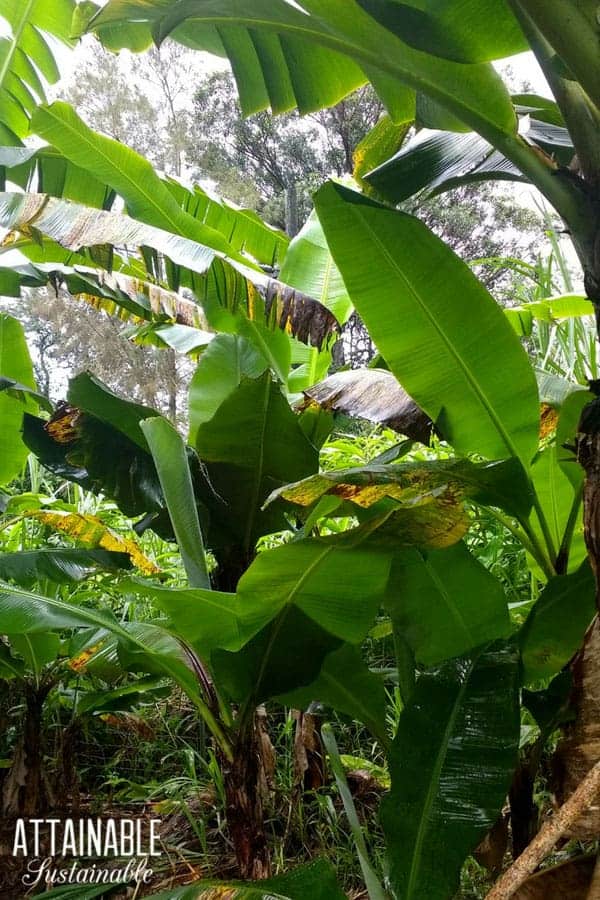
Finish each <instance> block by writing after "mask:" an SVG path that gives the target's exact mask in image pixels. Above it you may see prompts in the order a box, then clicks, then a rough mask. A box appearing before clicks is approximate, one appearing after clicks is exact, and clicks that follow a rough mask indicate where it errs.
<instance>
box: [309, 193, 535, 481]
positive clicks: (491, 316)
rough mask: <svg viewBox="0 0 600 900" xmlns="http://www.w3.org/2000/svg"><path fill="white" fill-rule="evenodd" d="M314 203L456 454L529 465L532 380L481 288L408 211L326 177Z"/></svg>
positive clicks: (397, 364) (398, 366)
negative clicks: (511, 458) (514, 459)
mask: <svg viewBox="0 0 600 900" xmlns="http://www.w3.org/2000/svg"><path fill="white" fill-rule="evenodd" d="M316 207H317V212H318V215H319V218H320V220H321V223H322V224H323V227H324V230H325V235H326V238H327V242H328V244H329V247H330V249H331V252H332V254H333V257H334V260H335V261H336V263H337V265H338V267H339V269H340V271H341V273H342V276H343V278H344V281H345V284H346V287H347V288H348V292H349V294H350V297H351V298H352V299H353V301H354V304H355V306H356V308H357V309H358V311H359V313H360V314H361V316H362V318H363V320H364V321H365V324H366V325H367V327H368V329H369V332H370V334H371V337H372V338H373V340H374V341H375V344H376V345H377V347H378V348H379V350H380V352H381V353H382V355H383V357H384V358H385V360H386V362H387V363H388V365H389V367H390V369H391V371H392V372H393V373H394V375H396V377H397V378H398V380H399V381H400V383H401V384H402V386H403V387H404V388H405V390H407V391H408V393H409V394H410V396H411V397H412V398H413V399H414V400H415V402H416V403H418V404H419V406H421V408H422V409H423V410H424V411H425V412H426V413H428V415H429V416H430V417H431V419H432V420H433V421H434V423H435V424H436V426H437V427H438V428H439V430H440V431H441V433H442V434H443V435H444V437H445V438H446V439H447V440H448V441H449V442H450V443H451V444H453V445H454V446H455V447H456V449H457V450H458V451H459V452H463V453H464V452H469V451H473V450H475V451H477V452H478V453H480V454H482V455H484V456H487V457H489V458H503V457H506V456H516V457H518V458H520V459H521V461H522V462H523V463H524V465H525V466H526V467H527V466H528V465H529V463H530V461H531V458H532V457H533V455H534V453H535V451H536V449H537V445H538V422H539V410H538V396H537V385H536V383H535V378H534V374H533V369H532V367H531V365H530V363H529V360H528V358H527V355H526V354H525V351H524V350H523V348H522V347H521V345H520V343H519V340H518V338H517V336H516V335H515V334H514V332H513V330H512V329H511V327H510V325H509V323H508V322H507V321H506V319H505V317H504V315H503V313H502V311H501V309H500V308H499V307H498V305H497V304H496V302H495V301H494V299H493V298H492V297H491V295H490V294H489V293H488V292H487V291H486V289H485V288H484V287H483V285H482V284H481V283H480V282H479V281H478V280H477V279H476V278H475V276H474V275H473V273H472V272H471V271H470V270H469V268H468V267H467V266H466V265H465V264H464V263H463V262H462V261H461V260H459V259H458V257H456V256H455V255H454V253H453V252H452V251H451V250H450V249H449V248H448V247H447V246H446V245H445V244H444V243H443V242H442V241H441V240H440V239H439V238H437V237H435V236H434V235H433V234H432V233H431V232H430V231H429V230H428V229H427V228H426V226H425V225H423V224H422V223H421V222H420V221H418V220H417V219H414V218H412V217H411V216H407V215H405V214H403V213H399V212H395V211H392V210H389V209H386V208H384V207H382V206H380V205H378V204H375V203H373V202H372V201H370V200H367V199H366V198H364V197H362V196H361V195H359V194H357V193H356V192H354V191H349V190H347V189H345V188H342V187H340V186H339V185H335V184H332V183H330V184H328V185H326V186H325V187H324V188H321V190H320V191H319V192H318V194H317V196H316ZM366 255H368V258H369V260H370V265H369V269H368V272H367V270H366V269H365V267H364V265H363V260H364V258H365V256H366ZM465 304H467V305H468V308H469V323H468V327H465V322H464V310H465ZM498 359H502V360H503V365H502V366H501V367H500V366H498Z"/></svg>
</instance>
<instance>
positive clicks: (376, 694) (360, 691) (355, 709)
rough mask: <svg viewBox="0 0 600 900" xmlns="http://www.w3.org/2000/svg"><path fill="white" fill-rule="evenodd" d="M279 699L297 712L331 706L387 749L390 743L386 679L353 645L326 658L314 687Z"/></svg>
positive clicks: (343, 646) (344, 647) (301, 689)
mask: <svg viewBox="0 0 600 900" xmlns="http://www.w3.org/2000/svg"><path fill="white" fill-rule="evenodd" d="M277 699H278V700H279V701H280V703H283V704H284V705H286V706H290V707H292V708H293V709H307V708H308V706H309V705H310V704H311V703H312V702H313V701H317V702H319V703H323V704H324V705H325V706H331V707H332V708H333V709H335V710H337V711H338V712H340V713H344V714H345V715H347V716H352V718H353V719H357V720H358V721H359V722H362V723H363V724H364V725H366V727H367V728H368V729H369V730H370V732H371V733H372V734H373V735H374V737H376V738H377V739H378V740H379V741H380V742H381V743H382V744H383V746H385V744H386V743H387V734H386V724H385V713H386V695H385V689H384V685H383V679H382V678H381V676H378V675H376V674H374V673H373V672H370V671H369V669H368V668H367V666H366V665H365V663H364V662H363V660H362V657H361V654H360V651H359V650H358V648H357V647H355V646H352V645H351V644H343V645H342V646H341V647H340V648H339V650H334V651H333V652H332V653H329V654H328V655H327V656H326V657H325V661H324V663H323V666H322V668H321V671H320V672H319V675H318V677H317V678H316V680H315V681H313V682H312V684H309V685H307V686H306V687H302V688H299V689H298V690H295V691H291V692H290V693H289V694H283V695H282V696H280V697H278V698H277Z"/></svg>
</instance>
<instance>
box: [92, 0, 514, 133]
mask: <svg viewBox="0 0 600 900" xmlns="http://www.w3.org/2000/svg"><path fill="white" fill-rule="evenodd" d="M303 9H304V10H305V12H302V11H301V10H300V9H298V8H297V7H294V6H292V5H291V4H287V3H285V2H283V0H259V2H254V3H253V4H252V6H248V5H246V6H245V7H243V8H241V7H240V6H239V4H238V3H236V2H235V0H225V2H222V0H219V2H217V0H209V2H206V0H183V2H173V3H164V2H162V0H155V2H151V3H148V2H143V3H142V2H138V3H131V2H127V3H123V2H121V0H113V2H110V3H108V5H107V6H105V7H104V8H103V9H102V10H101V11H100V12H99V13H98V15H97V17H96V18H95V19H94V20H92V23H91V27H92V28H95V27H98V26H100V25H104V24H107V23H110V22H119V21H128V20H129V19H132V18H137V19H141V20H146V21H149V22H151V23H152V24H153V29H154V33H155V37H156V38H157V39H158V40H162V39H163V38H164V37H166V36H168V35H169V34H170V33H172V32H173V31H174V29H176V28H178V26H179V27H180V28H181V26H182V24H183V23H185V32H182V31H181V30H179V31H178V32H177V33H176V37H177V38H178V39H181V35H182V34H183V33H185V36H186V37H188V36H189V37H191V39H192V40H193V39H194V37H196V39H197V40H198V44H197V46H202V43H201V42H202V37H203V29H205V27H206V25H205V24H204V23H206V24H208V23H210V25H211V26H213V28H216V29H218V33H219V36H220V37H223V36H226V40H229V36H230V35H231V36H233V35H237V36H238V37H239V35H240V32H241V33H242V34H244V35H248V31H247V30H246V29H252V31H253V33H256V34H258V35H259V37H260V39H263V36H265V38H266V40H269V39H270V41H271V42H272V40H273V37H278V39H279V40H278V42H280V43H281V44H284V43H287V42H288V41H290V40H291V41H292V44H293V42H294V41H297V40H298V39H301V41H302V43H303V45H304V46H306V45H308V46H311V45H312V46H313V47H314V46H323V47H328V48H330V49H333V50H336V51H341V52H342V53H344V54H345V55H346V56H347V57H349V58H350V59H352V60H354V61H355V62H356V63H358V65H360V66H362V67H364V68H366V69H368V71H369V75H370V77H371V78H372V80H374V81H375V82H376V81H377V78H378V77H383V78H384V79H390V78H391V79H397V80H398V81H401V82H402V83H406V84H408V85H409V86H410V87H412V88H413V89H415V90H418V91H424V92H425V93H431V94H432V95H434V98H435V99H437V100H439V102H441V103H445V104H446V105H447V106H448V107H449V109H450V110H451V111H452V112H454V113H455V114H456V115H457V116H458V117H459V118H464V120H465V121H467V122H468V120H469V119H471V118H473V117H477V119H478V120H479V119H481V120H486V122H487V124H488V125H489V126H490V127H491V128H492V129H494V130H495V129H500V130H501V131H503V132H504V133H505V134H510V133H511V132H512V131H514V125H515V121H514V114H513V111H512V107H511V105H510V102H508V97H507V95H506V94H505V92H504V88H503V86H502V84H501V82H500V79H498V78H497V77H496V76H495V73H494V72H493V70H492V68H491V67H488V66H487V65H486V64H477V65H465V64H457V63H454V62H451V61H448V60H444V59H441V58H435V59H433V58H431V57H430V56H428V55H427V54H424V53H422V52H420V51H417V50H414V49H413V48H412V47H410V46H409V45H408V44H406V43H404V42H403V41H402V40H400V39H399V38H398V37H397V36H396V35H394V34H393V33H392V32H391V31H389V30H388V29H387V28H386V27H384V26H381V25H380V24H378V23H377V22H376V20H375V19H374V18H372V17H371V16H370V15H369V14H368V13H367V12H365V11H364V10H362V9H361V8H360V6H359V5H358V4H357V3H355V2H354V0H306V2H305V3H304V5H303ZM306 13H308V15H306ZM213 33H214V32H213ZM232 43H233V42H232ZM204 49H209V50H210V49H212V48H211V47H209V46H206V45H205V46H204ZM225 49H226V51H227V53H228V55H229V56H230V60H231V62H232V65H233V69H234V73H235V75H236V80H237V82H238V87H239V90H240V92H241V93H242V94H243V93H244V92H245V91H246V90H247V87H246V86H245V85H244V82H247V83H250V84H251V83H252V82H253V81H254V80H255V76H256V75H257V70H258V71H260V65H259V64H258V65H257V58H256V52H254V53H246V54H245V55H241V54H240V55H237V54H235V51H233V52H231V55H230V51H229V49H228V47H227V45H225ZM282 62H285V63H286V64H287V67H288V72H289V73H290V75H291V76H292V77H300V76H301V75H302V74H303V73H304V74H307V73H308V72H309V71H310V67H309V65H306V66H305V65H304V64H303V61H302V60H301V58H300V57H296V58H294V56H293V54H286V55H285V57H284V60H282ZM327 64H328V58H327V57H325V58H324V59H323V65H322V67H321V68H320V71H319V72H318V73H317V74H318V75H319V78H318V81H319V82H320V83H323V84H324V85H332V84H336V77H335V76H336V71H335V69H334V70H333V75H332V74H331V73H330V72H329V71H328V70H327ZM354 71H356V70H354ZM360 80H361V79H360V76H359V74H358V72H356V74H355V75H354V77H353V78H348V77H347V76H346V80H345V83H344V81H343V80H340V81H337V87H338V97H337V99H341V97H342V96H344V95H345V94H347V93H349V92H350V90H352V88H353V87H355V86H356V85H357V83H359V82H360ZM459 80H460V81H459ZM459 83H460V89H459ZM319 103H320V105H327V104H326V103H323V101H322V100H319ZM269 105H270V104H269V98H268V95H267V94H266V92H265V93H264V94H263V100H262V108H266V107H267V106H269Z"/></svg>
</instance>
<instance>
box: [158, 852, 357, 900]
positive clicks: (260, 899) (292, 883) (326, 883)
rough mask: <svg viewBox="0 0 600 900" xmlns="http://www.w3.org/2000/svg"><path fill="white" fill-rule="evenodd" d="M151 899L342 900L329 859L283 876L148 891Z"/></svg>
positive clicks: (201, 883) (341, 892) (200, 882)
mask: <svg viewBox="0 0 600 900" xmlns="http://www.w3.org/2000/svg"><path fill="white" fill-rule="evenodd" d="M150 896H151V898H153V900H219V898H223V900H225V898H227V900H306V898H307V897H311V898H312V900H345V896H346V895H345V894H344V892H343V891H342V889H341V888H340V887H339V885H338V883H337V879H336V874H335V870H334V868H333V866H332V865H331V863H330V862H328V861H326V860H324V859H317V860H314V861H313V862H310V863H307V864H306V865H304V866H298V868H295V869H292V870H291V871H290V872H286V873H285V875H278V876H277V877H276V878H268V879H266V880H264V881H261V882H260V883H258V884H257V883H256V882H255V883H253V884H242V882H239V881H237V882H236V881H230V882H223V881H199V882H197V883H196V884H191V885H189V886H188V887H183V888H179V889H175V890H173V889H171V890H169V892H168V893H160V894H151V895H150Z"/></svg>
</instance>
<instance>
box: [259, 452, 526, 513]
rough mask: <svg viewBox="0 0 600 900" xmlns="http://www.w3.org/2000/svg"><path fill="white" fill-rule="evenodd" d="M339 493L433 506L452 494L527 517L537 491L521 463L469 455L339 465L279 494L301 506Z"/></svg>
mask: <svg viewBox="0 0 600 900" xmlns="http://www.w3.org/2000/svg"><path fill="white" fill-rule="evenodd" d="M328 494H330V495H334V496H338V497H341V498H342V499H343V500H348V501H350V502H351V503H354V504H356V505H358V506H360V507H364V508H369V507H371V506H373V504H375V503H378V502H379V501H380V500H382V499H385V498H387V499H391V500H394V501H396V502H397V503H399V504H400V505H404V506H409V507H410V506H416V505H419V504H427V503H430V502H432V501H435V500H436V499H441V498H443V497H444V496H445V495H446V494H447V495H448V496H449V497H450V499H454V500H455V501H460V500H462V499H466V498H470V499H473V500H474V501H475V502H477V503H481V504H485V505H491V506H498V507H500V508H501V509H505V510H506V511H507V512H509V513H510V514H511V515H515V516H517V517H521V518H525V517H527V515H528V513H529V511H530V509H531V503H532V495H531V490H530V488H529V486H528V483H527V480H526V478H525V477H524V475H523V472H522V469H521V467H520V466H519V464H518V463H517V462H516V461H514V460H507V461H506V462H496V463H472V462H470V460H466V459H449V460H432V461H426V462H398V463H394V464H391V465H386V464H383V463H377V462H374V463H370V464H369V465H367V466H363V467H357V468H353V469H334V470H332V471H328V472H320V473H319V474H318V475H312V476H310V477H309V478H306V479H304V480H303V481H300V482H298V483H296V484H289V485H286V486H285V487H282V488H279V489H278V490H276V491H275V492H274V493H273V494H272V496H271V497H270V498H269V502H273V501H274V500H276V499H277V498H278V497H282V498H283V499H285V500H288V501H289V502H290V503H295V504H298V505H300V506H312V505H313V504H314V503H316V502H317V501H318V500H320V499H321V497H323V496H325V495H328Z"/></svg>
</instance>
